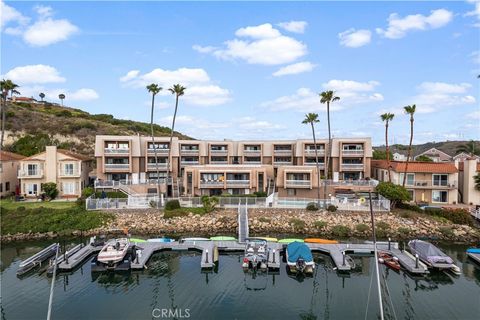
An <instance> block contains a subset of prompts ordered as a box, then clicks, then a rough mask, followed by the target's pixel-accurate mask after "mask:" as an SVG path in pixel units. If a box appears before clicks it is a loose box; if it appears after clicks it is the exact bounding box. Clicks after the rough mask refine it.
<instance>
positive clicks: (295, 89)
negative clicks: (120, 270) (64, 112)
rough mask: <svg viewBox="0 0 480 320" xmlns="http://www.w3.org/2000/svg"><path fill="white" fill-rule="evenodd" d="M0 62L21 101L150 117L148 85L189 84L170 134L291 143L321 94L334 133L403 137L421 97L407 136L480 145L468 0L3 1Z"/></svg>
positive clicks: (473, 8) (475, 30)
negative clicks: (408, 111)
mask: <svg viewBox="0 0 480 320" xmlns="http://www.w3.org/2000/svg"><path fill="white" fill-rule="evenodd" d="M1 10H2V12H1V18H2V38H1V70H0V73H1V75H2V76H3V77H6V78H11V79H13V80H14V81H15V82H16V83H18V84H19V85H20V86H21V88H20V92H21V93H22V95H23V96H35V97H38V93H39V92H45V93H46V94H47V99H48V100H52V101H58V94H59V93H61V92H62V93H65V94H66V96H67V97H66V100H65V103H66V105H68V106H72V107H79V108H82V109H84V110H86V111H89V112H92V113H110V114H113V115H115V116H116V117H119V118H126V119H133V120H140V121H145V122H148V121H149V116H150V107H149V106H150V96H149V95H148V93H147V91H146V89H145V85H146V84H148V83H152V82H155V83H159V84H160V85H161V86H162V87H164V90H163V92H162V93H161V94H160V95H158V96H157V99H156V100H157V103H156V109H155V121H156V122H157V123H159V124H162V125H168V126H169V125H170V121H171V115H172V114H173V106H174V97H173V96H172V95H171V94H169V93H168V91H167V90H166V89H167V88H168V87H170V86H171V85H172V84H174V83H181V84H184V85H185V86H186V87H187V90H186V95H185V96H184V97H182V98H181V100H180V106H179V111H178V119H177V120H178V121H177V124H176V129H178V130H179V131H181V132H183V133H186V134H189V135H191V136H192V137H195V138H205V139H207V138H208V139H212V138H214V139H224V138H229V139H268V138H274V139H295V138H305V137H309V136H310V129H309V128H308V127H307V126H305V125H302V124H301V120H302V118H303V117H304V114H305V113H306V112H317V113H319V116H320V123H319V124H318V126H317V132H318V136H319V137H326V135H327V131H326V128H327V125H326V112H325V106H324V105H321V104H320V102H319V98H318V93H319V92H321V91H323V90H326V89H331V90H335V91H336V92H337V95H338V96H340V98H341V100H340V102H338V103H335V104H334V105H333V106H332V112H331V117H332V130H333V133H334V136H337V137H363V136H371V137H372V139H373V142H374V144H376V145H379V144H383V143H384V127H383V124H382V123H381V122H380V120H379V115H380V114H381V113H383V112H386V111H389V112H394V113H395V115H396V116H395V119H394V120H393V123H392V125H391V141H390V142H398V143H408V138H409V121H408V120H409V118H408V117H407V116H406V115H404V114H403V112H402V107H403V106H405V105H407V104H413V103H416V104H417V113H418V114H417V115H416V117H415V118H416V122H415V133H416V134H415V137H414V142H415V143H421V142H426V141H443V140H457V139H475V140H480V130H479V129H480V109H479V100H480V95H479V83H480V80H479V79H477V78H476V76H477V74H480V53H479V47H480V43H479V41H480V40H479V39H480V4H479V2H478V1H467V2H458V1H456V2H445V1H441V2H434V1H429V2H413V1H408V2H360V1H358V2H244V3H237V2H233V3H232V2H200V3H198V2H197V3H193V2H140V3H139V2H36V1H28V2H19V1H17V2H15V1H7V2H2V3H1Z"/></svg>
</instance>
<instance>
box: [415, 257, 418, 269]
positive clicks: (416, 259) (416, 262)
mask: <svg viewBox="0 0 480 320" xmlns="http://www.w3.org/2000/svg"><path fill="white" fill-rule="evenodd" d="M415 268H417V269H418V254H415Z"/></svg>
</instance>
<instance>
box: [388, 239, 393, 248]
mask: <svg viewBox="0 0 480 320" xmlns="http://www.w3.org/2000/svg"><path fill="white" fill-rule="evenodd" d="M390 241H392V239H391V238H390V237H388V251H390Z"/></svg>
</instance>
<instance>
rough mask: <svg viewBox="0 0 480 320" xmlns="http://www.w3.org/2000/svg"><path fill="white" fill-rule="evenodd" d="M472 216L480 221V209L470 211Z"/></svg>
mask: <svg viewBox="0 0 480 320" xmlns="http://www.w3.org/2000/svg"><path fill="white" fill-rule="evenodd" d="M470 214H471V215H472V217H474V218H475V219H477V220H480V209H475V208H472V209H470Z"/></svg>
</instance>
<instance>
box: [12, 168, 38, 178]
mask: <svg viewBox="0 0 480 320" xmlns="http://www.w3.org/2000/svg"><path fill="white" fill-rule="evenodd" d="M17 177H18V178H41V177H43V169H37V170H18V174H17Z"/></svg>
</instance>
